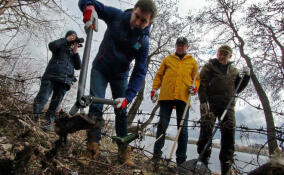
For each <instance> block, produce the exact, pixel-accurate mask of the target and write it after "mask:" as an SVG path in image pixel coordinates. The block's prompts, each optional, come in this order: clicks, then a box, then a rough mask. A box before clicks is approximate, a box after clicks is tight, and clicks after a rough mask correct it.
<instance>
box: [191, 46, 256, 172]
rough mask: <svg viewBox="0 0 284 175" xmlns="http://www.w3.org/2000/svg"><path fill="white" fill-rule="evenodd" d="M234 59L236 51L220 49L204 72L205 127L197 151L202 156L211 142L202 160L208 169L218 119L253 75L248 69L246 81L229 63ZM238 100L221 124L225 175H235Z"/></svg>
mask: <svg viewBox="0 0 284 175" xmlns="http://www.w3.org/2000/svg"><path fill="white" fill-rule="evenodd" d="M231 57H232V49H231V47H230V46H228V45H223V46H221V47H219V49H218V51H217V59H211V60H210V61H209V62H208V63H207V64H205V65H204V67H203V68H202V70H201V72H200V80H201V84H200V88H199V90H198V96H199V100H200V113H201V128H200V136H199V140H198V142H197V152H198V153H199V154H201V152H202V151H203V148H204V147H205V145H206V144H207V142H209V141H210V145H209V146H208V147H207V149H206V151H205V152H204V154H203V155H202V156H201V158H200V160H201V162H203V163H204V165H205V166H208V161H209V157H210V154H211V145H212V140H211V139H210V138H212V131H213V127H214V124H215V121H216V117H218V119H220V117H221V116H222V114H223V112H224V111H225V109H226V107H227V104H228V103H229V101H230V99H231V98H234V97H233V96H234V93H235V89H236V87H237V85H238V84H239V82H240V81H241V80H242V82H241V84H240V87H239V89H238V90H237V92H236V93H240V92H241V91H242V90H244V88H245V87H246V86H247V84H248V82H249V79H250V75H249V74H250V73H249V70H248V69H247V70H244V74H245V75H244V78H243V79H242V78H241V76H240V74H239V72H238V70H237V69H236V68H235V67H233V66H232V62H229V61H228V60H229V59H230V58H231ZM234 106H235V100H234V101H233V102H232V103H231V105H230V106H228V109H227V113H226V115H225V117H224V118H223V120H222V121H221V125H220V126H221V128H220V129H221V150H220V155H219V159H220V162H221V171H222V175H231V174H232V172H231V166H232V163H233V155H234V145H235V125H236V120H235V111H234Z"/></svg>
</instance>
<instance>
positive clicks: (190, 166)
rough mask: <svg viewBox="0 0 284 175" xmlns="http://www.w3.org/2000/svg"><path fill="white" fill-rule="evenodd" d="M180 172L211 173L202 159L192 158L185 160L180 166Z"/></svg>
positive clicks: (192, 173)
mask: <svg viewBox="0 0 284 175" xmlns="http://www.w3.org/2000/svg"><path fill="white" fill-rule="evenodd" d="M178 174H180V175H211V171H210V169H208V168H207V167H206V166H205V165H204V164H203V163H202V162H201V161H198V160H197V159H192V160H188V161H185V162H183V163H182V164H181V165H179V166H178Z"/></svg>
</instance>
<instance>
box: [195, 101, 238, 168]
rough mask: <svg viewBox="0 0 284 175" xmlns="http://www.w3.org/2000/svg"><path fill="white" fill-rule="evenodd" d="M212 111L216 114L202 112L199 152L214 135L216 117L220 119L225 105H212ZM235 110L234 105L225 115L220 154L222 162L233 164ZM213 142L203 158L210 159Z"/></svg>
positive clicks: (222, 124) (221, 127) (222, 125)
mask: <svg viewBox="0 0 284 175" xmlns="http://www.w3.org/2000/svg"><path fill="white" fill-rule="evenodd" d="M210 110H211V111H210V112H212V113H213V114H214V115H210V117H209V115H202V114H203V113H204V112H203V111H200V112H201V128H200V135H199V140H198V142H197V152H198V153H199V154H200V153H201V152H202V150H203V148H204V146H205V145H206V144H207V142H208V141H209V139H210V137H212V131H213V129H214V124H215V121H216V118H217V117H218V119H220V117H221V115H222V114H223V112H224V110H225V109H224V107H223V106H222V107H218V106H214V105H210ZM235 125H236V120H235V111H234V107H233V106H232V107H230V109H229V110H228V112H227V114H226V115H225V117H224V119H223V121H222V123H221V126H220V130H221V150H220V154H219V159H220V162H221V164H223V165H224V164H230V165H231V164H232V163H233V155H234V151H235V148H234V145H235ZM211 149H212V142H210V145H209V147H208V148H207V150H206V151H205V153H204V155H203V157H202V158H201V160H206V159H207V160H208V159H209V157H210V154H211Z"/></svg>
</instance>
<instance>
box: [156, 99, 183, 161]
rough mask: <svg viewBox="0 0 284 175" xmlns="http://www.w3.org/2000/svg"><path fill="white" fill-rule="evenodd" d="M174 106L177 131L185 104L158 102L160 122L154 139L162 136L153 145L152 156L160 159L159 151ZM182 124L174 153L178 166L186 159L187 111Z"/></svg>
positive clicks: (163, 142) (168, 101)
mask: <svg viewBox="0 0 284 175" xmlns="http://www.w3.org/2000/svg"><path fill="white" fill-rule="evenodd" d="M174 106H176V115H177V129H178V128H179V126H180V122H181V120H182V115H183V112H184V109H185V106H186V103H185V102H183V101H181V100H163V101H160V121H159V124H158V129H157V135H156V138H159V137H160V136H161V135H162V134H163V136H162V137H161V138H160V139H159V140H158V141H157V142H156V143H155V145H154V156H158V157H161V155H162V151H161V149H162V148H163V147H164V145H165V135H166V131H167V128H168V126H169V122H170V118H171V114H172V110H173V107H174ZM184 120H185V121H184V123H183V126H182V129H181V132H180V135H179V138H178V147H177V151H176V162H177V163H178V164H180V163H182V162H184V161H185V160H186V158H187V156H186V150H187V143H188V128H187V127H188V125H187V123H188V110H187V112H186V115H185V119H184Z"/></svg>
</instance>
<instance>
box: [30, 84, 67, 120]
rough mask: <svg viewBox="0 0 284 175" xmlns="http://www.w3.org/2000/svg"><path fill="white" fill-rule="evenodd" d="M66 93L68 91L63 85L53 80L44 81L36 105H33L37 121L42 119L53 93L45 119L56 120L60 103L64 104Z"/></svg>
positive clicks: (35, 100) (35, 101)
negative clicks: (41, 115)
mask: <svg viewBox="0 0 284 175" xmlns="http://www.w3.org/2000/svg"><path fill="white" fill-rule="evenodd" d="M66 91H67V90H66V86H65V85H64V84H62V83H58V82H54V81H51V80H42V81H41V85H40V89H39V92H38V94H37V96H36V97H35V99H34V104H33V112H34V117H35V118H36V119H38V118H39V117H40V114H41V113H42V110H43V108H44V105H45V104H46V103H47V102H48V99H49V97H50V95H51V93H53V94H52V97H51V101H50V105H49V108H48V110H47V112H46V115H45V117H46V119H47V120H50V119H51V120H54V118H55V113H56V111H57V109H58V107H59V105H60V103H61V102H62V100H63V97H64V95H65V93H66Z"/></svg>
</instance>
